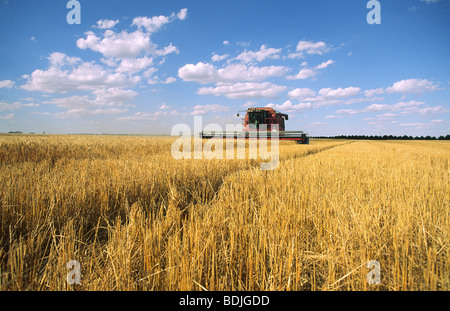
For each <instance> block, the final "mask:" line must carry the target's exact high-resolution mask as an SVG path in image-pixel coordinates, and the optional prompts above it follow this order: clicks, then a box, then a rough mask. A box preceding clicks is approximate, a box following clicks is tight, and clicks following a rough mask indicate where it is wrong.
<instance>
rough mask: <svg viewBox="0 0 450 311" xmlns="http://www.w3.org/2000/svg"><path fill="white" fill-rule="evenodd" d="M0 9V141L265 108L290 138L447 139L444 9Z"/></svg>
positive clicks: (432, 4)
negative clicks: (14, 135)
mask: <svg viewBox="0 0 450 311" xmlns="http://www.w3.org/2000/svg"><path fill="white" fill-rule="evenodd" d="M67 2H68V1H65V0H60V1H56V0H40V1H25V0H0V43H1V44H0V132H8V131H14V130H20V131H23V132H25V133H26V132H36V133H42V132H44V131H45V132H46V133H126V134H169V133H170V131H171V128H172V127H173V126H174V125H175V124H177V123H186V124H189V125H190V126H192V124H193V118H194V116H202V117H203V125H204V126H205V125H206V124H208V123H218V124H219V125H221V126H222V127H223V128H225V124H229V123H240V122H241V121H240V118H237V117H236V112H237V111H240V110H245V109H246V108H247V107H250V106H252V107H254V106H271V107H274V108H275V109H277V110H279V111H282V112H285V113H288V114H289V121H288V122H287V129H288V130H303V131H306V132H308V133H309V134H310V135H312V136H319V135H326V136H333V135H351V134H364V135H390V134H392V135H413V136H416V135H419V136H421V135H432V136H439V135H447V134H449V133H450V90H449V89H450V61H449V55H450V40H449V38H450V0H402V1H397V0H396V1H393V0H379V3H380V7H381V10H380V11H381V23H380V24H369V23H368V22H367V19H366V16H367V14H368V13H369V12H370V11H371V9H370V8H369V9H368V8H367V7H366V5H367V2H368V1H365V0H345V1H335V0H334V1H333V0H316V1H292V0H291V1H283V0H278V1H261V0H258V1H253V0H245V1H242V0H241V1H234V0H228V1H215V0H208V1H204V0H195V1H194V0H192V1H170V0H166V1H134V0H130V1H118V0H109V1H99V0H79V3H80V4H81V10H80V12H81V23H80V24H69V23H68V22H67V20H66V16H67V14H68V13H69V11H70V9H67V8H66V5H67Z"/></svg>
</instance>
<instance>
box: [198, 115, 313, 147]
mask: <svg viewBox="0 0 450 311" xmlns="http://www.w3.org/2000/svg"><path fill="white" fill-rule="evenodd" d="M246 112H247V113H246V115H245V118H244V120H243V126H244V130H243V131H237V132H200V137H201V138H205V139H210V138H235V139H238V138H245V139H249V138H250V139H252V138H258V139H271V136H272V132H273V131H277V132H278V139H279V140H292V141H296V142H297V144H309V137H308V134H307V133H304V132H303V131H285V126H284V121H285V120H286V121H287V120H288V115H287V114H285V113H281V112H278V111H275V110H274V109H273V108H270V107H258V108H248V109H247V111H246ZM237 116H238V117H239V113H238V114H237ZM277 126H278V130H277Z"/></svg>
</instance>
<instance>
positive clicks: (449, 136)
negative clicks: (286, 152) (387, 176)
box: [313, 135, 450, 140]
mask: <svg viewBox="0 0 450 311" xmlns="http://www.w3.org/2000/svg"><path fill="white" fill-rule="evenodd" d="M313 138H333V139H363V140H450V135H446V136H439V137H435V136H414V137H413V136H408V135H403V136H394V135H383V136H373V135H370V136H368V135H339V136H314V137H313Z"/></svg>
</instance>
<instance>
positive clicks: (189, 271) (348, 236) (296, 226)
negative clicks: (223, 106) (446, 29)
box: [0, 135, 450, 291]
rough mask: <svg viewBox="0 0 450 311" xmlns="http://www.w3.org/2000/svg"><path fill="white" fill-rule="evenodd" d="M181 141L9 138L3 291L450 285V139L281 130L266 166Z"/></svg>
mask: <svg viewBox="0 0 450 311" xmlns="http://www.w3.org/2000/svg"><path fill="white" fill-rule="evenodd" d="M174 140H175V138H174V137H147V136H135V137H132V136H76V135H73V136H71V135H46V136H44V135H43V136H40V135H3V136H0V165H1V170H0V205H1V221H0V244H1V247H0V289H1V290H3V291H5V290H43V291H46V290H49V291H54V290H86V291H90V290H101V291H103V290H104V291H110V290H119V291H122V290H174V291H178V290H192V291H197V290H198V291H201V290H219V291H220V290H236V291H244V290H245V291H250V290H276V291H282V290H291V291H299V290H320V291H339V290H364V291H365V290H367V291H372V290H373V291H378V290H389V291H393V290H395V291H397V290H407V291H409V290H450V250H449V247H450V210H449V195H450V191H449V160H450V143H449V142H447V141H350V140H325V139H322V140H319V139H316V140H314V139H312V140H311V143H310V145H297V144H295V143H292V142H280V163H279V166H278V168H277V169H276V170H268V171H267V170H266V171H264V170H261V169H260V164H261V162H262V160H261V159H244V160H238V159H236V160H219V159H213V160H207V159H181V160H176V159H174V158H173V157H172V154H171V145H172V144H173V142H174ZM70 260H76V261H78V262H79V263H80V269H81V284H79V285H70V284H69V283H68V281H67V275H68V272H69V270H70V269H68V267H67V263H68V262H69V261H70ZM372 260H376V261H377V262H379V264H380V280H379V283H378V284H375V285H373V284H370V283H369V282H368V278H367V275H368V274H369V273H370V272H371V268H370V267H368V266H367V263H368V262H370V261H372Z"/></svg>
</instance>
